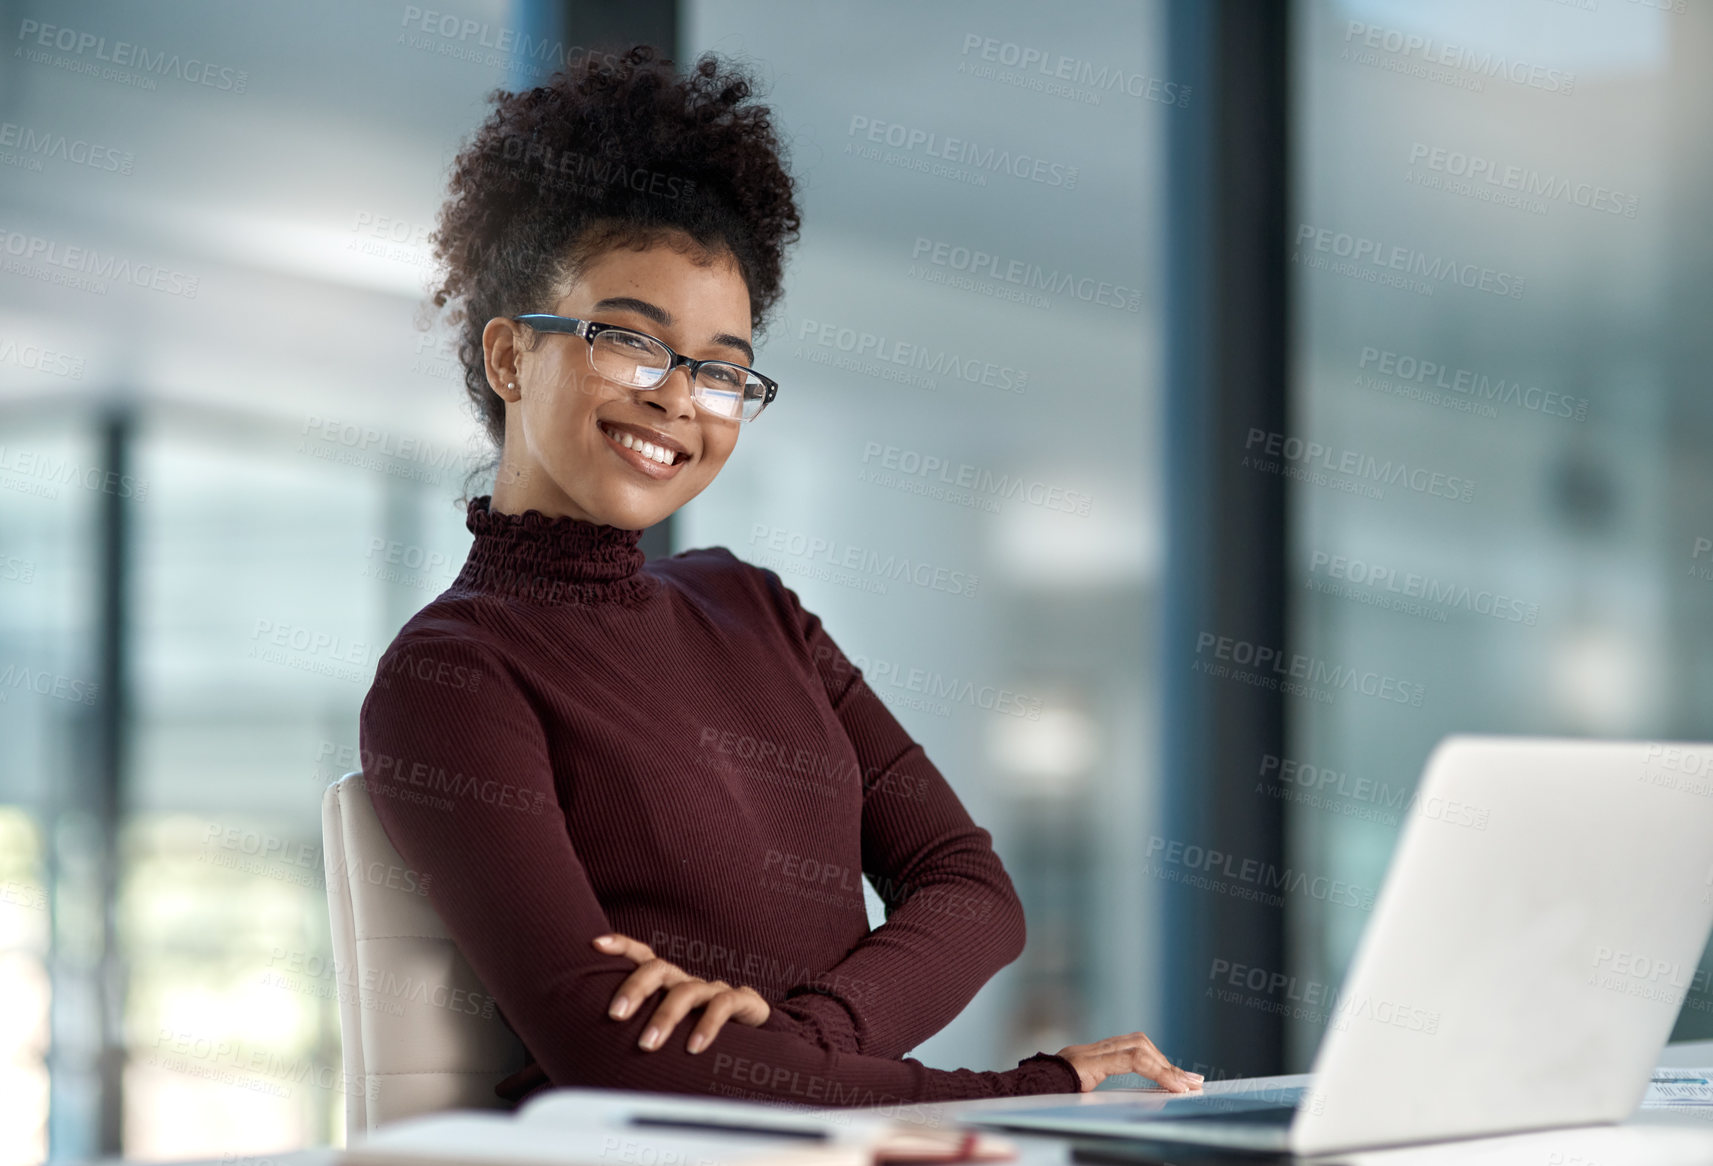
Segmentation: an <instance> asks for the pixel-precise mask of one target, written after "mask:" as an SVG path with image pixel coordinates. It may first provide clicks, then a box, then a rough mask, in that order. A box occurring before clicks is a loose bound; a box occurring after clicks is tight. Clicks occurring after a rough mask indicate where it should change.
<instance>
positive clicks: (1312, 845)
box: [1256, 0, 1713, 1068]
mask: <svg viewBox="0 0 1713 1166" xmlns="http://www.w3.org/2000/svg"><path fill="white" fill-rule="evenodd" d="M1710 17H1713V11H1710V10H1708V9H1707V8H1706V6H1703V5H1695V4H1689V5H1685V4H1682V3H1678V4H1675V5H1674V4H1672V3H1670V2H1668V0H1666V2H1661V3H1643V2H1637V0H1622V2H1614V0H1605V2H1603V3H1594V2H1592V0H1588V2H1568V3H1559V2H1551V3H1549V2H1544V0H1505V2H1503V3H1493V2H1491V0H1467V2H1463V0H1459V2H1452V0H1445V2H1437V3H1433V4H1421V3H1407V2H1401V0H1308V2H1306V3H1304V4H1302V6H1301V9H1300V19H1299V22H1298V26H1297V28H1296V30H1295V46H1294V50H1293V58H1294V62H1295V71H1296V76H1297V84H1298V91H1297V96H1296V103H1295V105H1296V117H1297V137H1296V149H1297V155H1296V177H1295V184H1296V192H1297V201H1298V205H1297V207H1296V209H1295V211H1294V213H1293V217H1292V238H1291V240H1290V246H1291V252H1290V256H1291V261H1292V263H1293V264H1294V270H1295V285H1294V286H1295V294H1296V295H1297V297H1298V302H1299V304H1300V312H1299V331H1298V334H1297V335H1298V341H1297V345H1296V357H1295V369H1294V376H1295V381H1296V397H1295V402H1294V425H1295V432H1293V433H1291V434H1289V435H1286V436H1287V437H1289V438H1292V439H1300V443H1299V444H1298V445H1296V446H1294V448H1295V449H1297V450H1298V451H1299V455H1300V456H1298V457H1297V460H1298V461H1299V462H1300V463H1301V464H1302V465H1303V467H1304V469H1306V470H1308V471H1311V472H1312V476H1311V477H1310V478H1309V479H1308V480H1301V479H1299V480H1298V481H1297V482H1296V483H1294V484H1293V486H1292V501H1291V510H1292V521H1293V523H1294V540H1293V541H1294V546H1293V552H1292V560H1291V562H1290V564H1289V568H1288V574H1287V577H1286V579H1285V584H1286V586H1287V587H1288V588H1289V589H1290V593H1291V594H1292V595H1294V597H1295V598H1294V601H1293V611H1294V638H1295V641H1296V643H1295V648H1296V650H1297V651H1300V652H1302V653H1305V654H1307V655H1310V656H1312V657H1314V658H1316V659H1319V660H1324V661H1327V662H1329V665H1340V666H1343V667H1346V668H1360V669H1363V670H1365V671H1373V672H1376V673H1379V674H1381V675H1383V676H1386V677H1390V678H1392V680H1393V681H1394V682H1395V684H1394V687H1393V689H1392V694H1391V696H1389V697H1388V696H1375V697H1362V696H1357V695H1352V694H1340V695H1339V697H1338V699H1337V700H1336V701H1333V702H1321V701H1316V700H1298V701H1294V702H1293V703H1294V706H1295V707H1294V708H1293V711H1292V732H1291V734H1290V740H1291V745H1290V748H1289V750H1288V752H1289V756H1287V757H1284V758H1268V757H1262V758H1257V759H1256V765H1257V774H1258V776H1259V777H1260V778H1262V779H1264V784H1263V785H1262V786H1260V787H1258V788H1262V789H1264V790H1265V791H1266V792H1267V793H1268V794H1271V795H1283V796H1284V797H1286V798H1287V799H1288V800H1289V802H1290V809H1291V821H1292V844H1293V847H1294V848H1295V851H1296V853H1297V854H1298V855H1299V856H1300V860H1301V861H1302V862H1303V864H1304V865H1305V866H1308V867H1312V868H1314V869H1316V870H1318V871H1321V872H1322V873H1325V874H1328V875H1329V876H1331V877H1334V878H1342V879H1344V880H1346V881H1347V882H1349V883H1351V884H1353V885H1355V886H1356V887H1359V888H1376V887H1378V885H1379V881H1380V879H1381V877H1382V875H1383V874H1384V872H1385V867H1386V863H1387V860H1388V859H1389V857H1390V854H1391V850H1392V846H1393V843H1394V841H1395V839H1396V836H1397V832H1398V829H1399V828H1400V825H1401V823H1402V821H1403V819H1404V818H1405V817H1406V816H1407V815H1408V814H1409V813H1410V812H1411V811H1410V801H1409V799H1410V796H1411V793H1412V792H1413V788H1414V784H1415V780H1416V777H1417V775H1418V774H1419V773H1420V770H1421V766H1422V763H1423V761H1424V759H1425V758H1426V756H1427V754H1428V752H1429V751H1430V750H1431V749H1432V747H1433V745H1434V744H1435V742H1436V741H1438V740H1439V739H1440V737H1442V736H1443V735H1445V734H1447V733H1451V732H1459V731H1490V732H1505V733H1541V734H1563V735H1571V736H1582V735H1587V736H1615V737H1643V738H1659V737H1669V738H1688V739H1695V740H1706V739H1708V738H1709V736H1713V703H1710V702H1709V700H1708V696H1709V691H1708V665H1707V661H1708V660H1709V659H1710V658H1713V588H1710V586H1709V583H1708V580H1709V578H1710V577H1713V572H1710V571H1709V569H1708V564H1709V563H1710V562H1713V552H1710V550H1709V546H1710V544H1709V543H1708V541H1707V539H1708V534H1709V530H1708V527H1709V522H1708V519H1707V509H1706V502H1707V499H1708V496H1709V495H1708V492H1707V483H1708V480H1709V475H1710V469H1713V442H1710V441H1709V438H1710V436H1713V428H1710V426H1713V415H1710V412H1709V407H1708V395H1707V386H1706V374H1705V369H1706V364H1705V356H1706V353H1705V352H1703V351H1700V350H1699V349H1700V347H1701V346H1704V345H1705V343H1706V340H1705V337H1706V335H1707V330H1706V324H1705V321H1706V319H1707V316H1708V313H1709V310H1710V309H1713V289H1710V287H1709V282H1708V271H1709V269H1710V265H1709V261H1710V260H1713V240H1710V237H1709V233H1708V230H1707V227H1706V225H1705V217H1706V216H1705V206H1704V201H1705V200H1704V191H1705V189H1706V187H1705V183H1704V181H1703V179H1704V178H1705V176H1706V174H1707V172H1708V159H1709V142H1710V141H1713V137H1710V135H1709V129H1710V128H1713V127H1710V126H1709V122H1708V118H1709V116H1710V115H1713V104H1710V103H1709V102H1708V100H1707V92H1706V83H1705V81H1704V80H1703V79H1702V78H1703V77H1704V74H1705V62H1706V60H1707V52H1708V49H1709V47H1710V46H1713V23H1710ZM1311 444H1312V445H1313V446H1314V447H1317V448H1318V449H1319V450H1320V451H1323V452H1318V453H1311V452H1309V449H1310V445H1311ZM1287 456H1293V455H1287ZM1351 467H1356V468H1355V469H1352V468H1351ZM1399 467H1403V468H1405V469H1406V470H1407V474H1406V475H1403V476H1400V475H1398V473H1397V470H1398V468H1399ZM1418 471H1423V472H1421V473H1418ZM1702 781H1703V782H1704V781H1705V778H1704V777H1703V779H1702ZM1590 861H1599V856H1596V855H1591V856H1590ZM1360 897H1361V896H1357V898H1360ZM1299 906H1300V908H1301V910H1299V911H1298V912H1296V913H1295V914H1293V915H1292V917H1291V919H1290V923H1291V928H1292V932H1291V938H1292V941H1293V950H1294V951H1295V953H1296V961H1295V962H1296V965H1297V966H1296V967H1295V968H1294V969H1292V970H1293V973H1294V974H1295V976H1296V978H1297V979H1296V983H1297V984H1298V985H1299V989H1300V990H1301V991H1304V992H1306V991H1308V990H1309V988H1310V986H1315V985H1318V986H1321V987H1322V988H1323V989H1324V988H1328V987H1335V986H1336V984H1337V982H1338V980H1339V979H1340V977H1341V976H1342V975H1343V972H1344V969H1345V967H1346V965H1347V963H1348V961H1349V958H1350V955H1351V952H1352V950H1353V948H1354V945H1355V941H1356V938H1357V936H1358V934H1359V932H1360V929H1361V927H1362V926H1363V924H1364V923H1365V921H1366V918H1367V913H1366V911H1365V910H1363V909H1361V908H1358V907H1353V906H1341V905H1338V904H1336V903H1328V902H1318V901H1315V902H1303V903H1300V904H1299ZM1705 979H1706V976H1705V975H1700V976H1691V975H1690V974H1689V973H1687V972H1685V973H1684V976H1683V981H1684V982H1685V983H1690V982H1691V981H1693V982H1694V983H1695V984H1696V985H1697V990H1696V991H1694V992H1692V993H1691V996H1690V998H1689V1000H1688V1002H1687V1004H1686V1006H1685V1008H1684V1011H1683V1013H1682V1015H1681V1017H1680V1019H1679V1022H1678V1031H1677V1036H1678V1038H1679V1039H1684V1038H1687V1037H1689V1036H1695V1035H1705V1034H1707V1033H1709V1032H1713V1023H1710V1020H1709V1017H1710V1010H1713V1000H1710V999H1709V997H1708V996H1707V995H1706V994H1705V992H1703V991H1701V990H1699V985H1700V984H1701V983H1702V982H1704V981H1705ZM1258 1003H1259V1002H1258ZM1296 1012H1297V1013H1298V1014H1299V1017H1300V1019H1299V1020H1298V1021H1297V1022H1296V1024H1295V1025H1294V1031H1293V1036H1294V1041H1295V1043H1294V1050H1295V1051H1294V1059H1295V1061H1296V1065H1294V1066H1292V1068H1301V1067H1306V1063H1307V1061H1308V1059H1309V1057H1310V1055H1311V1054H1312V1052H1313V1049H1314V1043H1315V1041H1316V1040H1317V1039H1318V1036H1319V1033H1320V1029H1321V1025H1322V1018H1321V1017H1320V1016H1319V1015H1317V1014H1316V1010H1315V1009H1312V1008H1310V1009H1298V1010H1296Z"/></svg>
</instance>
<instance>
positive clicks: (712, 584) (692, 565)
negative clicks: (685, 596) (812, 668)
mask: <svg viewBox="0 0 1713 1166" xmlns="http://www.w3.org/2000/svg"><path fill="white" fill-rule="evenodd" d="M650 569H651V570H657V571H659V573H660V574H661V576H662V577H664V578H667V579H669V580H671V581H672V582H674V583H677V584H678V585H679V587H680V589H681V590H683V591H685V592H687V593H689V594H691V595H693V596H694V597H697V598H698V599H699V600H701V601H702V602H705V603H710V604H715V605H720V606H726V607H731V608H733V609H734V610H742V611H747V612H748V613H750V614H751V615H752V616H753V615H757V614H765V615H767V616H769V617H771V618H774V619H777V620H778V621H779V622H780V623H781V624H783V625H784V626H786V627H787V628H791V629H795V627H796V625H797V616H798V612H799V611H800V606H799V604H798V602H797V595H796V593H795V592H793V591H792V590H791V589H790V588H789V587H787V586H786V585H785V583H784V581H783V580H782V579H780V577H779V575H778V573H777V572H775V571H772V570H770V569H768V568H767V567H758V566H756V565H755V564H754V563H750V562H746V561H745V560H743V559H740V558H738V556H737V555H735V554H733V553H732V551H731V549H730V548H728V547H723V546H712V547H696V548H693V549H691V550H684V551H679V552H678V553H677V554H675V555H672V556H671V557H669V558H665V559H660V560H657V561H656V562H655V563H652V564H650Z"/></svg>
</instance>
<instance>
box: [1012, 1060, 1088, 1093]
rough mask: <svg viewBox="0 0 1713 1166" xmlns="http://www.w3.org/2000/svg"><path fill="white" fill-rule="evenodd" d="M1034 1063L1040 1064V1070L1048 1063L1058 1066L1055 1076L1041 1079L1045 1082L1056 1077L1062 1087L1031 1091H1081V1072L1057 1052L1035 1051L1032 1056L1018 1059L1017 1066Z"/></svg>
mask: <svg viewBox="0 0 1713 1166" xmlns="http://www.w3.org/2000/svg"><path fill="white" fill-rule="evenodd" d="M1035 1064H1039V1065H1040V1066H1041V1069H1042V1070H1045V1069H1046V1068H1047V1066H1049V1065H1053V1066H1056V1067H1057V1068H1058V1073H1057V1074H1056V1075H1055V1078H1046V1079H1045V1080H1044V1081H1043V1083H1047V1082H1049V1081H1051V1080H1053V1079H1057V1080H1058V1081H1059V1082H1060V1083H1061V1084H1062V1085H1063V1088H1047V1089H1038V1090H1033V1091H1032V1092H1037V1093H1081V1092H1082V1091H1083V1078H1082V1074H1081V1073H1078V1072H1077V1067H1076V1066H1075V1065H1073V1064H1071V1063H1070V1062H1069V1061H1067V1060H1065V1058H1063V1057H1061V1056H1059V1054H1057V1053H1036V1054H1035V1055H1034V1056H1032V1057H1025V1058H1023V1059H1022V1060H1021V1061H1018V1062H1017V1067H1018V1068H1019V1069H1021V1068H1022V1067H1023V1066H1025V1065H1035ZM1032 1076H1033V1075H1032ZM1043 1078H1045V1073H1043Z"/></svg>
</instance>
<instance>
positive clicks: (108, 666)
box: [88, 407, 136, 1158]
mask: <svg viewBox="0 0 1713 1166" xmlns="http://www.w3.org/2000/svg"><path fill="white" fill-rule="evenodd" d="M100 424H101V431H100V457H101V461H100V468H101V471H102V473H103V478H102V488H101V489H100V490H99V492H98V493H97V495H96V499H97V501H96V522H97V536H96V537H97V539H98V558H97V563H96V570H97V576H96V605H97V607H96V619H95V645H96V677H97V683H98V684H99V685H100V689H99V695H98V697H97V700H96V705H95V740H94V742H93V745H94V750H93V752H94V760H95V764H94V767H93V768H94V772H93V774H92V775H91V776H92V778H93V780H92V781H91V782H90V783H89V791H88V793H89V803H88V811H89V815H90V817H91V819H92V820H93V824H94V827H95V839H94V841H95V843H96V846H97V847H98V849H97V850H96V852H95V854H94V856H93V857H94V860H95V863H96V866H97V879H96V882H97V887H98V889H99V892H100V896H101V899H100V902H101V949H100V957H99V962H98V965H97V969H96V985H95V986H96V990H97V991H98V992H99V993H100V997H101V1005H100V1026H101V1028H100V1051H99V1054H98V1055H99V1062H98V1069H97V1072H98V1076H99V1080H100V1102H99V1120H100V1132H99V1139H100V1140H99V1148H100V1152H101V1154H102V1155H103V1156H112V1157H115V1158H117V1157H119V1155H120V1152H121V1148H122V1147H121V1144H120V1143H121V1141H122V1138H123V1134H124V1115H125V1098H124V1074H125V1030H124V1019H125V990H126V982H125V981H126V976H125V962H124V953H123V952H122V951H121V950H120V947H119V928H118V922H119V920H118V912H119V883H120V877H121V875H122V873H123V872H122V871H121V869H120V839H121V830H122V826H123V822H124V791H125V787H126V781H127V778H128V774H127V772H126V769H127V766H126V756H127V745H128V743H129V728H130V723H129V718H130V702H129V700H128V690H127V685H126V676H127V673H128V662H129V657H130V633H131V627H130V603H129V590H130V588H129V578H130V546H131V529H130V502H129V498H128V495H129V492H130V491H129V488H128V486H127V485H125V484H126V483H128V482H129V481H130V474H131V468H130V460H131V447H132V443H133V439H134V436H135V433H136V423H135V418H134V416H133V414H132V413H131V412H130V411H129V410H128V409H126V408H124V407H120V408H117V409H115V410H113V411H111V412H109V413H107V414H106V415H105V416H103V417H102V419H101V423H100Z"/></svg>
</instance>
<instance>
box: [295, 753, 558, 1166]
mask: <svg viewBox="0 0 1713 1166" xmlns="http://www.w3.org/2000/svg"><path fill="white" fill-rule="evenodd" d="M321 838H322V850H323V857H324V861H325V863H326V867H327V914H328V920H329V922H330V923H331V924H332V928H333V968H334V974H335V976H336V981H335V982H336V984H337V985H338V987H339V1028H340V1032H341V1035H342V1037H343V1044H344V1048H345V1058H344V1059H345V1090H344V1093H345V1130H346V1140H347V1142H349V1141H350V1140H352V1139H353V1138H354V1137H355V1136H356V1135H359V1134H362V1133H365V1132H367V1131H369V1130H372V1129H374V1128H375V1127H376V1126H379V1125H381V1124H383V1123H385V1122H389V1121H396V1120H398V1119H399V1118H402V1117H410V1116H412V1115H415V1114H419V1113H430V1112H433V1111H436V1110H442V1109H500V1108H504V1107H505V1106H506V1102H505V1101H503V1100H502V1099H501V1098H499V1097H496V1096H495V1095H494V1086H495V1085H496V1084H498V1083H499V1082H500V1081H502V1080H504V1079H505V1078H507V1077H509V1076H511V1075H512V1074H513V1073H515V1072H517V1071H518V1070H519V1069H521V1068H523V1066H524V1063H525V1061H526V1059H527V1054H526V1053H525V1050H524V1047H523V1045H522V1044H521V1043H520V1042H519V1041H518V1039H517V1037H516V1036H515V1035H514V1034H513V1033H512V1031H511V1029H510V1028H509V1027H507V1025H506V1023H505V1021H504V1019H502V1018H501V1016H500V1015H499V1012H498V1010H497V1008H496V1007H495V1006H494V1005H493V1002H492V997H491V996H490V995H489V993H488V992H487V990H486V989H484V988H483V987H482V982H481V980H479V979H478V978H477V976H476V973H475V972H474V971H473V970H472V969H471V968H470V965H469V964H468V963H466V962H465V960H464V957H463V955H462V954H461V953H460V952H459V951H458V948H457V947H456V945H454V944H453V942H452V938H451V936H449V935H448V934H447V933H446V927H445V925H444V924H443V923H442V922H441V921H440V916H439V915H438V914H436V913H435V910H434V908H433V907H432V906H430V905H429V902H428V897H427V896H426V895H425V894H423V893H421V891H422V888H421V886H420V884H419V883H418V882H417V878H416V875H415V873H414V872H411V871H408V870H407V869H406V867H405V863H404V860H403V859H401V858H400V857H399V853H398V851H397V850H395V849H394V848H393V844H392V841H391V840H390V839H389V838H388V837H387V835H386V831H384V830H383V829H382V828H381V822H380V819H379V818H377V817H376V816H375V810H374V806H373V805H371V804H370V801H369V791H368V788H367V786H366V785H365V784H364V782H363V774H362V772H361V771H360V770H358V771H353V772H351V773H348V774H346V775H345V776H344V777H342V778H340V779H339V780H338V781H336V782H334V783H333V784H332V785H330V786H328V787H327V792H326V793H325V794H323V795H322V798H321ZM389 884H390V885H389ZM483 1010H485V1011H486V1012H487V1015H486V1016H485V1017H484V1016H483V1015H482V1011H483Z"/></svg>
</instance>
